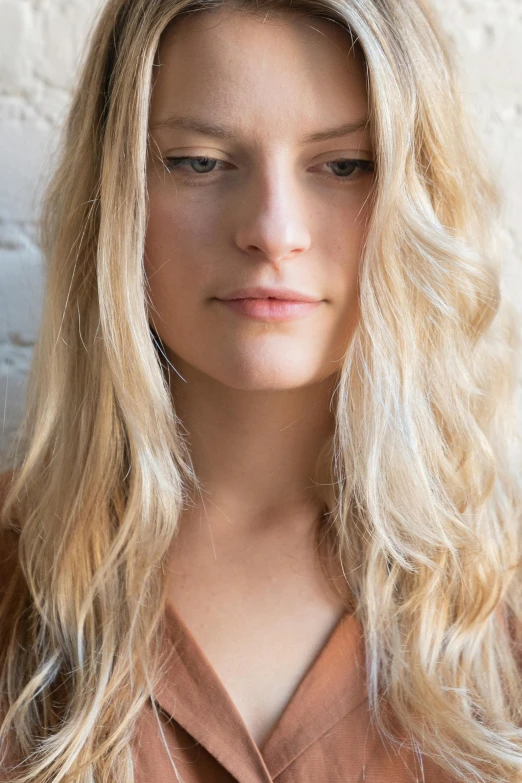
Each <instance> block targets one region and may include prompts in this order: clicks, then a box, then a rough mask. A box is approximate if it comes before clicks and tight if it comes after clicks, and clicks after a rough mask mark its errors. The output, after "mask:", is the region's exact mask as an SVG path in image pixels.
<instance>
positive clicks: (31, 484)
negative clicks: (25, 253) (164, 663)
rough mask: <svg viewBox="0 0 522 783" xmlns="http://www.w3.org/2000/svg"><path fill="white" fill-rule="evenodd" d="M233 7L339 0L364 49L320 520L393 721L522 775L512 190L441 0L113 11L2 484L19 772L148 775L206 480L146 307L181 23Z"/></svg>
mask: <svg viewBox="0 0 522 783" xmlns="http://www.w3.org/2000/svg"><path fill="white" fill-rule="evenodd" d="M223 5H226V6H227V7H230V8H232V9H235V10H236V11H238V12H242V13H249V14H262V15H263V16H265V15H266V14H267V13H270V14H278V13H283V14H284V13H290V12H291V13H293V14H304V15H307V16H310V17H314V16H315V17H321V18H323V19H330V20H331V21H333V22H334V23H336V24H339V25H341V26H343V27H344V28H346V29H347V30H348V31H349V32H350V33H351V36H352V40H353V41H354V42H355V43H356V45H357V47H358V49H359V51H360V52H361V53H362V55H363V57H364V61H365V64H366V72H367V84H368V91H369V101H370V109H371V125H372V133H373V136H374V142H375V148H376V178H375V192H374V201H373V206H372V214H371V221H370V225H369V230H368V239H367V242H366V245H365V248H364V253H363V257H362V259H361V271H360V294H359V295H360V321H359V323H358V326H357V329H356V331H355V334H354V336H353V339H352V340H351V342H350V345H349V346H348V348H347V351H346V356H345V359H344V363H343V367H342V369H341V371H340V372H339V379H338V383H337V385H336V388H335V392H334V395H333V398H332V402H333V403H334V408H335V434H334V435H333V437H332V438H331V440H330V441H329V442H328V443H326V444H325V448H324V449H323V451H322V452H321V454H319V455H318V475H319V474H320V470H319V468H321V470H322V469H324V468H326V469H327V473H326V475H327V480H326V481H324V487H323V488H324V494H325V505H326V508H327V512H328V513H327V515H326V517H325V519H323V521H322V525H321V527H320V529H319V528H318V537H319V539H320V541H321V545H322V546H323V549H324V551H325V552H327V555H328V558H327V568H328V567H329V566H328V564H334V563H335V564H336V565H337V566H338V565H339V564H340V565H341V566H342V569H343V573H344V576H345V582H346V584H345V587H346V588H347V595H350V596H351V597H352V598H351V599H348V598H347V599H346V600H347V607H348V606H350V608H351V609H352V610H353V612H354V613H355V614H356V615H357V617H358V619H359V620H360V622H361V623H362V627H363V629H364V638H365V652H366V659H367V678H368V683H367V684H368V693H369V705H370V709H371V711H372V714H373V716H374V720H375V723H376V725H377V727H378V729H379V731H380V732H381V734H382V735H383V736H384V737H386V738H387V739H388V740H389V741H390V742H392V743H398V742H401V743H402V744H404V743H407V744H409V745H410V747H411V748H412V749H413V750H414V752H416V753H422V754H425V755H426V756H429V757H431V758H432V759H434V760H435V762H436V763H437V764H439V765H440V767H441V769H443V770H445V771H446V772H447V773H448V774H450V775H453V776H454V778H455V779H456V780H459V781H466V783H470V781H480V783H507V782H509V783H514V782H515V781H520V780H522V730H521V723H522V720H521V719H522V685H521V680H522V678H521V667H520V654H521V643H522V639H521V633H520V628H521V627H522V591H521V567H520V562H521V558H522V551H521V549H522V541H521V532H520V531H521V524H520V523H521V516H522V514H521V512H522V498H521V482H520V475H521V473H520V467H521V464H520V446H519V438H518V437H517V435H516V433H517V431H518V430H517V426H518V425H517V416H516V407H515V404H514V401H515V391H516V376H517V361H516V357H517V353H518V351H519V350H520V337H519V332H518V329H517V323H516V320H515V317H514V315H513V313H514V308H513V306H512V305H511V304H509V302H508V301H507V300H506V298H505V296H504V295H501V260H502V252H503V251H502V242H501V241H500V239H499V237H500V236H501V233H500V229H499V225H500V221H499V219H498V218H499V207H500V205H501V201H502V200H501V196H500V193H499V190H498V189H497V186H496V184H495V182H494V178H493V175H492V172H491V171H490V170H489V169H488V165H487V160H486V156H485V155H484V153H483V152H482V150H481V147H480V144H479V142H478V140H477V138H476V134H475V130H474V127H473V124H472V122H471V120H470V118H469V115H468V113H467V109H466V106H465V105H464V103H463V100H462V95H461V91H460V87H459V84H458V77H457V76H456V73H457V68H456V63H455V59H454V58H455V55H454V53H453V51H452V47H451V45H450V43H449V42H448V40H447V38H446V36H445V34H444V32H443V31H442V29H441V27H440V23H439V22H438V20H437V18H436V17H435V15H434V12H433V11H432V10H431V9H430V7H429V6H428V5H426V3H425V2H424V0H110V2H109V3H108V4H107V5H106V7H105V8H104V10H103V12H102V14H101V16H100V18H99V21H98V23H97V25H96V27H95V28H94V31H93V34H92V36H91V41H90V45H89V47H88V49H87V50H86V55H85V58H84V62H83V65H82V69H81V73H80V78H79V80H78V84H77V88H76V91H75V94H74V97H73V101H72V106H71V110H70V114H69V116H68V121H67V123H66V128H65V134H64V138H63V141H62V146H61V152H60V161H59V165H58V166H57V168H56V172H55V174H54V178H53V180H52V182H51V184H50V186H49V189H48V192H47V196H46V201H45V204H44V209H43V213H42V221H41V225H42V248H43V252H44V256H45V258H46V261H47V288H46V294H45V301H44V311H43V320H42V327H41V332H40V336H39V340H38V343H37V346H36V348H35V354H34V358H33V363H32V367H31V373H30V379H29V390H28V398H27V407H26V415H25V419H24V422H23V424H22V428H21V431H20V441H19V442H20V444H21V443H23V444H24V445H23V449H22V453H23V457H22V458H21V459H20V460H19V464H18V465H16V466H15V467H16V470H15V473H14V476H13V480H12V482H11V486H10V490H9V492H8V495H7V499H6V504H5V508H4V520H3V526H4V531H5V532H4V535H5V536H6V538H9V537H11V538H12V539H13V541H14V542H15V544H16V550H17V555H16V564H17V565H16V567H15V568H14V569H13V570H12V571H11V573H10V575H9V579H8V581H7V585H6V588H5V591H4V595H3V599H2V603H1V605H0V624H1V625H0V627H1V638H2V640H3V641H2V649H1V652H0V700H1V702H0V707H1V713H2V719H3V723H2V726H1V735H2V745H3V752H4V754H7V753H8V738H9V748H11V749H12V748H14V749H15V750H16V753H17V754H18V756H19V757H21V758H22V759H23V763H22V764H21V765H20V766H18V767H16V769H14V770H13V772H12V774H11V781H13V783H14V782H15V781H16V782H17V783H49V782H50V781H52V782H53V783H62V782H64V783H65V781H68V782H70V783H93V781H95V780H96V781H117V782H118V783H132V781H133V780H134V775H133V767H132V752H131V747H132V743H131V740H132V737H133V732H134V730H135V727H136V722H137V718H138V715H139V713H140V710H141V709H142V707H143V706H144V704H145V702H146V701H147V699H148V698H149V696H150V694H151V693H152V689H153V686H154V683H155V678H156V676H157V669H156V664H155V661H156V653H157V650H158V648H157V641H158V638H159V634H160V632H161V628H162V624H163V612H164V601H165V590H164V583H163V574H162V563H163V560H164V557H165V555H166V552H167V550H168V547H169V544H170V543H171V541H172V539H173V536H175V534H176V530H177V523H178V519H179V514H180V511H181V509H182V508H183V505H184V504H185V503H186V502H189V498H190V497H191V493H192V492H193V491H194V488H196V489H197V488H198V486H199V485H198V478H197V476H196V475H195V472H194V469H193V466H192V463H191V458H190V451H189V448H188V444H187V440H186V439H185V437H184V432H183V428H182V425H181V421H180V420H179V418H178V417H177V416H176V412H175V410H174V408H173V403H172V400H171V396H170V393H169V387H168V383H167V379H166V373H165V363H164V357H162V355H161V346H159V345H158V343H157V341H155V339H154V332H153V331H152V330H151V328H150V325H149V318H148V311H147V286H146V279H145V273H144V266H143V255H144V236H145V229H146V223H147V192H146V160H147V150H148V145H149V136H148V113H149V105H150V96H151V88H152V84H153V72H154V68H153V66H154V63H155V58H156V56H157V51H158V45H159V42H160V39H161V36H162V35H163V33H164V31H165V30H166V28H167V26H169V25H171V24H175V23H176V20H177V19H178V18H182V16H183V15H184V14H188V13H194V12H198V11H199V12H202V11H212V9H216V8H219V7H221V6H223ZM350 600H351V603H350ZM178 779H179V778H178Z"/></svg>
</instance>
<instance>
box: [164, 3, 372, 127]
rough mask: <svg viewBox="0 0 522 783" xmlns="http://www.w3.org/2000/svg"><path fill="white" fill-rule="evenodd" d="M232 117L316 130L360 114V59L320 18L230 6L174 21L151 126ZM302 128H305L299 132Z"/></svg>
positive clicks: (363, 104)
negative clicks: (187, 117)
mask: <svg viewBox="0 0 522 783" xmlns="http://www.w3.org/2000/svg"><path fill="white" fill-rule="evenodd" d="M194 111H198V112H199V114H200V116H201V113H204V115H205V117H206V119H212V120H215V121H217V118H218V117H219V118H220V119H222V120H225V119H228V120H233V122H234V124H235V125H236V126H241V127H243V128H244V130H245V132H247V131H250V132H253V133H254V134H255V130H256V128H260V129H261V128H262V129H263V133H266V131H267V128H270V129H271V131H272V132H273V133H274V134H277V133H278V132H281V133H284V132H285V131H286V129H289V128H290V127H292V128H294V129H295V127H296V126H300V131H301V132H302V133H304V132H305V131H306V128H309V129H310V130H314V129H317V127H318V122H319V124H322V125H324V124H325V119H326V118H325V115H327V120H326V121H327V124H329V125H331V124H335V122H336V121H339V123H342V122H347V121H349V120H350V119H352V120H355V119H360V118H361V117H364V116H366V114H367V92H366V70H365V66H364V60H363V57H362V56H361V54H360V52H359V50H358V49H357V48H355V49H354V46H353V41H352V38H351V36H350V33H349V32H348V30H346V29H344V28H342V27H341V26H340V25H338V24H335V23H334V22H331V21H329V20H326V19H317V18H315V17H310V16H304V15H297V14H290V13H286V14H278V15H277V17H270V18H265V17H261V16H253V15H246V14H244V13H241V12H237V11H234V10H230V9H223V8H220V9H218V10H217V11H211V12H209V11H204V12H202V13H195V14H191V15H190V16H187V17H185V18H183V19H181V20H176V21H175V23H174V24H172V25H171V26H170V28H169V29H168V30H167V31H166V32H165V34H164V35H163V37H162V41H161V44H160V47H159V51H158V56H157V65H156V69H155V82H154V89H153V94H152V102H151V124H153V125H154V124H157V123H159V122H161V121H162V120H163V119H165V118H166V117H167V116H168V114H169V113H171V112H175V113H179V114H186V113H189V112H190V113H192V114H193V113H194ZM303 124H304V125H305V126H306V127H303Z"/></svg>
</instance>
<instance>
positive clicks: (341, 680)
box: [154, 603, 367, 783]
mask: <svg viewBox="0 0 522 783" xmlns="http://www.w3.org/2000/svg"><path fill="white" fill-rule="evenodd" d="M163 652H164V654H165V658H164V664H163V667H162V675H161V678H160V681H159V683H158V686H157V688H156V690H155V693H154V697H155V700H156V702H157V704H158V705H159V706H160V707H161V709H162V710H163V711H164V712H165V713H167V714H168V715H169V717H171V718H172V719H173V720H175V721H176V722H177V723H178V724H179V725H180V726H182V727H183V729H185V731H187V732H188V733H189V734H190V735H191V736H192V737H193V738H194V739H195V740H196V741H197V742H199V743H200V744H201V745H203V746H204V747H205V748H206V750H207V751H208V752H209V753H211V754H212V755H213V756H214V757H215V758H216V759H217V760H218V761H219V763H220V764H221V765H222V766H223V767H224V768H225V769H226V770H228V772H229V773H230V774H231V775H232V777H234V778H236V780H238V781H250V780H255V781H256V782H257V781H259V783H271V781H272V780H273V779H274V778H275V777H276V776H277V775H279V774H280V773H281V772H282V771H283V770H284V769H285V768H286V767H287V766H288V765H289V764H290V763H291V762H292V761H293V760H294V759H295V758H297V756H299V755H300V754H301V753H303V752H304V751H305V750H306V749H307V748H308V747H309V746H310V745H311V744H312V743H314V742H315V741H316V740H317V739H318V738H319V737H320V736H321V735H322V734H324V733H325V732H327V731H328V730H329V729H330V728H331V727H332V726H333V725H334V724H335V723H337V722H338V721H339V720H341V719H342V718H343V717H345V716H346V715H348V714H349V713H350V712H352V711H353V710H355V708H356V707H357V706H358V705H360V704H361V702H363V701H364V700H365V699H366V698H367V691H366V675H365V666H364V648H363V638H362V632H361V626H360V623H359V622H358V621H357V620H356V618H355V616H354V615H351V614H348V613H347V612H345V613H344V614H343V615H342V617H341V619H340V620H339V622H338V623H337V625H336V626H335V628H334V630H333V631H332V633H331V635H330V636H329V638H328V640H327V641H326V644H325V645H324V646H323V648H322V649H321V650H320V652H319V653H318V655H317V657H316V658H315V660H314V662H313V663H312V664H311V666H310V667H309V669H308V670H307V672H306V673H305V675H304V677H303V678H302V680H301V682H300V684H299V686H298V687H297V689H296V690H295V692H294V694H293V696H292V697H291V699H290V702H289V703H288V704H287V706H286V708H285V710H284V712H283V714H282V715H281V717H280V719H279V720H278V722H277V724H276V725H275V726H274V728H273V730H272V732H271V734H270V736H269V737H268V739H267V741H266V742H265V743H264V745H263V747H262V748H259V747H258V746H257V744H256V743H255V741H254V739H253V737H252V736H251V734H250V732H249V731H248V728H247V726H246V724H245V723H244V721H243V719H242V717H241V715H240V713H239V711H238V710H237V708H236V706H235V704H234V702H233V701H232V699H231V698H230V696H229V694H228V692H227V690H226V688H225V686H224V685H223V683H222V682H221V680H220V679H219V677H218V676H217V674H216V672H215V670H214V668H213V667H212V665H211V663H210V661H209V660H208V659H207V658H206V656H205V654H204V652H203V650H202V649H201V647H200V646H199V644H198V643H197V641H196V639H195V638H194V637H193V636H192V634H191V632H190V631H189V629H188V628H187V626H186V625H185V624H184V622H183V621H182V619H181V617H180V616H179V614H178V613H177V612H176V610H175V609H174V607H173V606H172V605H171V604H170V603H167V607H166V623H165V638H164V645H163Z"/></svg>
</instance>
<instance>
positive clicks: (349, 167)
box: [323, 158, 375, 180]
mask: <svg viewBox="0 0 522 783" xmlns="http://www.w3.org/2000/svg"><path fill="white" fill-rule="evenodd" d="M323 165H325V166H331V167H333V169H332V170H333V171H334V172H335V169H337V173H338V174H339V176H336V177H335V178H336V179H344V180H352V179H354V173H355V172H359V173H364V172H368V173H371V172H373V171H374V168H375V166H374V161H373V160H359V159H352V158H339V159H338V160H331V161H328V162H327V163H325V164H323Z"/></svg>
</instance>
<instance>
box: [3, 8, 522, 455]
mask: <svg viewBox="0 0 522 783" xmlns="http://www.w3.org/2000/svg"><path fill="white" fill-rule="evenodd" d="M99 2H100V0H0V469H1V468H2V465H3V466H4V467H5V466H6V465H7V463H6V459H5V453H6V449H7V447H8V444H9V443H10V442H11V439H12V437H13V433H14V431H15V428H16V426H17V424H18V422H19V419H20V415H21V411H22V406H23V399H24V392H25V384H26V378H27V371H28V367H29V363H30V359H31V353H32V346H33V344H34V341H35V339H36V335H37V332H38V324H39V321H40V312H41V304H40V303H41V296H42V286H43V275H42V269H41V263H40V256H39V251H38V246H37V240H36V220H37V216H38V204H39V198H40V194H41V192H42V187H43V184H44V183H45V180H46V177H47V176H48V173H49V169H50V164H51V155H52V152H53V150H54V149H55V147H56V142H57V140H58V134H59V130H60V127H61V124H62V122H63V118H64V116H65V111H66V108H67V104H68V99H69V90H70V86H71V84H72V81H73V78H74V72H75V67H76V64H77V62H78V57H79V54H80V53H81V48H82V45H83V41H84V38H85V36H86V34H87V31H88V29H89V27H90V24H91V22H92V21H93V19H94V16H95V11H96V9H97V7H98V5H99ZM434 2H435V3H436V6H437V7H438V9H439V11H440V13H441V14H442V17H443V22H444V24H445V26H446V28H447V30H448V32H449V33H450V35H451V36H452V37H453V39H454V40H455V42H456V45H457V48H458V52H459V56H460V61H461V69H462V74H463V80H464V85H465V88H466V93H467V96H468V102H469V105H470V107H471V110H472V112H473V113H474V115H475V117H476V121H477V125H478V128H479V132H480V133H481V135H482V137H483V140H484V147H485V152H486V155H487V157H488V158H489V157H492V158H493V160H494V161H495V166H496V170H497V172H498V177H499V179H500V180H501V181H502V183H503V185H504V191H505V197H506V199H505V219H504V225H505V235H506V245H507V248H508V257H507V258H506V265H505V289H506V291H509V293H510V297H511V298H512V299H514V301H515V303H516V304H517V306H518V307H519V308H520V313H521V317H522V304H521V303H519V300H522V264H521V259H522V220H521V217H522V212H521V207H522V0H434Z"/></svg>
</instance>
